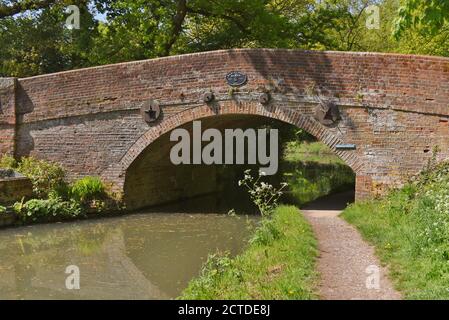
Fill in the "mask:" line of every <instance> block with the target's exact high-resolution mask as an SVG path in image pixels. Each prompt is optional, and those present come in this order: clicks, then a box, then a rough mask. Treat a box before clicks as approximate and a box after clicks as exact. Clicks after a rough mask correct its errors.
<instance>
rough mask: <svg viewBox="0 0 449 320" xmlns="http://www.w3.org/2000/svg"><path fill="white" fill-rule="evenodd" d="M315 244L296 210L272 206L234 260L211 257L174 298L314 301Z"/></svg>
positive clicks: (305, 223)
mask: <svg viewBox="0 0 449 320" xmlns="http://www.w3.org/2000/svg"><path fill="white" fill-rule="evenodd" d="M316 245H317V244H316V240H315V238H314V236H313V233H312V230H311V227H310V226H309V224H308V223H307V222H306V221H305V219H304V218H303V217H302V215H301V214H300V213H299V211H298V209H297V208H296V207H292V206H281V207H278V208H277V209H276V210H275V212H274V214H273V217H272V220H269V222H268V223H265V224H263V225H262V227H261V228H260V229H259V230H257V231H256V232H255V233H254V236H253V238H252V239H251V241H250V243H249V244H248V247H247V248H246V250H245V251H244V252H243V253H242V254H241V255H239V256H237V257H235V258H231V257H229V255H213V256H211V257H209V259H208V261H207V263H206V264H205V265H204V267H203V270H202V271H201V274H200V276H199V277H198V278H195V279H193V280H192V281H191V282H190V284H189V285H188V287H187V288H186V289H185V290H184V292H183V293H182V295H181V297H180V299H211V300H212V299H225V300H227V299H244V300H246V299H301V300H304V299H317V295H316V293H315V290H314V289H315V288H316V281H317V273H316V272H315V260H316V257H317V249H316Z"/></svg>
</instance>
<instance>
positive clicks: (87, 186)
mask: <svg viewBox="0 0 449 320" xmlns="http://www.w3.org/2000/svg"><path fill="white" fill-rule="evenodd" d="M70 197H71V198H73V199H74V200H76V201H79V202H80V203H83V204H87V203H88V202H90V201H93V200H99V199H104V198H105V197H106V188H105V185H104V184H103V182H102V181H101V179H100V178H98V177H84V178H82V179H80V180H77V181H76V182H74V183H73V185H72V186H71V187H70Z"/></svg>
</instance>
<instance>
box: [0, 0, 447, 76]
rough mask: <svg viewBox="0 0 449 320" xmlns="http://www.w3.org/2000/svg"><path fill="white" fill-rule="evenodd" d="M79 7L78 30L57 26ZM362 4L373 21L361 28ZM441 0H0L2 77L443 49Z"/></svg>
mask: <svg viewBox="0 0 449 320" xmlns="http://www.w3.org/2000/svg"><path fill="white" fill-rule="evenodd" d="M68 5H76V6H78V7H79V9H80V29H69V28H67V27H66V26H65V22H66V19H67V17H68V13H67V12H66V7H67V6H68ZM370 5H376V6H378V7H379V12H380V20H379V22H380V24H379V28H378V29H372V28H367V25H366V21H367V18H368V16H369V14H370V12H369V11H367V8H368V7H369V6H370ZM448 6H449V2H448V1H444V0H429V1H418V0H406V1H402V2H399V0H226V1H222V0H0V44H1V49H0V76H17V77H25V76H30V75H36V74H42V73H49V72H55V71H61V70H68V69H74V68H80V67H87V66H95V65H102V64H107V63H115V62H123V61H131V60H139V59H146V58H154V57H161V56H167V55H172V54H181V53H189V52H198V51H206V50H214V49H226V48H241V47H266V48H299V49H313V50H345V51H351V50H356V51H381V52H406V53H423V54H436V55H447V56H449V48H448V47H449V45H448V41H447V37H449V27H448V17H449V7H448Z"/></svg>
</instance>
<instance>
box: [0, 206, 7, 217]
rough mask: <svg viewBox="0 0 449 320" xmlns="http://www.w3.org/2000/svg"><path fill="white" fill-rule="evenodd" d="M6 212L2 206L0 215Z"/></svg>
mask: <svg viewBox="0 0 449 320" xmlns="http://www.w3.org/2000/svg"><path fill="white" fill-rule="evenodd" d="M5 212H6V207H4V206H2V205H0V215H1V214H4V213H5Z"/></svg>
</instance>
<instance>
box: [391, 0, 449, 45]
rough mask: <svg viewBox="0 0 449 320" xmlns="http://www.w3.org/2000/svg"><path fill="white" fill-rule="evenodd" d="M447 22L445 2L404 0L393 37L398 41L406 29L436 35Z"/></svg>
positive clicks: (448, 10) (445, 0) (448, 17)
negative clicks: (414, 29) (415, 29)
mask: <svg viewBox="0 0 449 320" xmlns="http://www.w3.org/2000/svg"><path fill="white" fill-rule="evenodd" d="M448 22H449V1H447V0H426V1H422V0H405V1H404V3H403V5H402V6H401V7H400V9H399V12H398V18H397V21H396V28H395V36H396V37H397V38H398V39H399V38H400V37H401V35H403V34H404V33H405V31H406V30H407V28H418V29H421V30H422V31H424V32H427V33H428V34H431V35H435V34H438V33H439V32H440V31H441V29H442V28H444V27H445V26H446V25H447V23H448Z"/></svg>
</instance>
